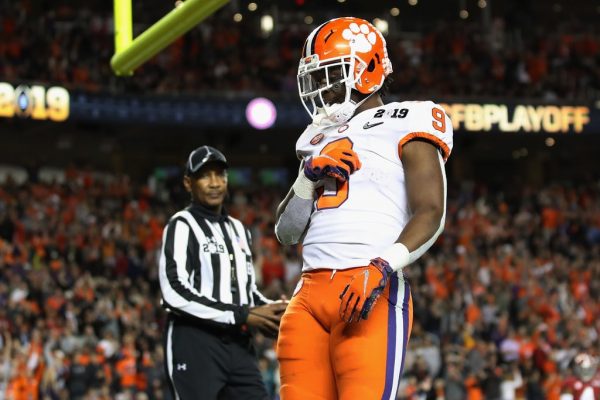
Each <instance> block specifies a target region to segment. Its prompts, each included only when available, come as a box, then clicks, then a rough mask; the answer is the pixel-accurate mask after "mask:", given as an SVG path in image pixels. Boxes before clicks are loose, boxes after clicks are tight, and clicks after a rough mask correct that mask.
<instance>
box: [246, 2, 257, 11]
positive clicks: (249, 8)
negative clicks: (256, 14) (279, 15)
mask: <svg viewBox="0 0 600 400" xmlns="http://www.w3.org/2000/svg"><path fill="white" fill-rule="evenodd" d="M257 8H258V5H257V4H256V3H250V4H248V10H250V11H256V9H257Z"/></svg>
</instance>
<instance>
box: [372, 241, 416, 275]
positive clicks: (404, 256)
mask: <svg viewBox="0 0 600 400" xmlns="http://www.w3.org/2000/svg"><path fill="white" fill-rule="evenodd" d="M379 257H381V258H383V259H384V260H385V261H387V262H388V263H389V264H390V267H392V269H393V270H394V271H400V270H401V269H402V268H404V267H406V266H407V265H408V263H409V260H410V252H409V251H408V249H407V248H406V246H405V245H403V244H402V243H394V244H393V245H391V246H390V247H388V248H387V249H385V250H384V251H383V252H382V253H381V254H380V255H379Z"/></svg>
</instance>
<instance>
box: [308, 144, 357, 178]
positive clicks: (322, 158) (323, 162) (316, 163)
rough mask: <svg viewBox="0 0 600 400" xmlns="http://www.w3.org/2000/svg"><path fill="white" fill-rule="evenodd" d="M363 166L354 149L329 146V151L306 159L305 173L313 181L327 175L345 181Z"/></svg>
mask: <svg viewBox="0 0 600 400" xmlns="http://www.w3.org/2000/svg"><path fill="white" fill-rule="evenodd" d="M361 166H362V164H361V162H360V160H359V159H358V155H357V154H356V152H355V151H354V150H352V149H349V148H347V147H341V146H328V149H327V151H325V152H323V153H321V154H319V155H318V156H312V157H309V158H308V159H307V160H306V162H305V163H304V175H306V177H307V178H308V179H310V180H311V181H313V182H316V181H318V180H321V179H323V178H326V177H331V178H335V179H337V180H339V181H341V182H345V181H347V180H348V177H349V176H350V175H351V174H353V173H354V172H355V171H358V170H359V169H360V168H361Z"/></svg>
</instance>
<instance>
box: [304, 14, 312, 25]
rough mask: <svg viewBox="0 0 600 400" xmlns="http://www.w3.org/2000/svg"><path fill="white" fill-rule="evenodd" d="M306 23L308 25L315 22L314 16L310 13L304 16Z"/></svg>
mask: <svg viewBox="0 0 600 400" xmlns="http://www.w3.org/2000/svg"><path fill="white" fill-rule="evenodd" d="M304 23H305V24H306V25H310V24H312V23H313V17H311V16H310V15H307V16H306V17H304Z"/></svg>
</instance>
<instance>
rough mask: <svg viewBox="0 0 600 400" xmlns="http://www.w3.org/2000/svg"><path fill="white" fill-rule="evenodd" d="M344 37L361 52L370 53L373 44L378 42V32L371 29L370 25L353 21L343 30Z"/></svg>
mask: <svg viewBox="0 0 600 400" xmlns="http://www.w3.org/2000/svg"><path fill="white" fill-rule="evenodd" d="M342 37H343V38H344V39H346V40H348V41H350V43H351V44H352V45H354V48H355V50H356V51H357V52H359V53H368V52H369V51H371V49H373V45H374V44H375V43H376V42H377V34H376V33H375V32H373V31H372V30H370V29H369V25H367V24H361V25H360V26H358V24H357V23H354V22H353V23H351V24H350V26H349V27H348V28H346V29H344V30H343V32H342Z"/></svg>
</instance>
